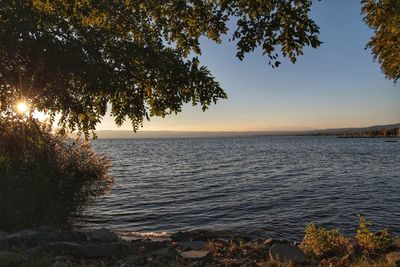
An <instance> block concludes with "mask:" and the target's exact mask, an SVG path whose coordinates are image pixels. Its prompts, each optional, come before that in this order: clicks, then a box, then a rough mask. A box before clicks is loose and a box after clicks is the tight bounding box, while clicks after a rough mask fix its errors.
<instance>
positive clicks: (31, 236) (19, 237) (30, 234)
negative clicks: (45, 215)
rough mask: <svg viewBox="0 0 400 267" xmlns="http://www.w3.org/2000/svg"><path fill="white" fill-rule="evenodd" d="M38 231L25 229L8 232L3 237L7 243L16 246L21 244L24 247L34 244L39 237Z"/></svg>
mask: <svg viewBox="0 0 400 267" xmlns="http://www.w3.org/2000/svg"><path fill="white" fill-rule="evenodd" d="M40 237H41V236H40V233H39V232H38V231H34V230H31V229H26V230H23V231H20V232H16V233H12V234H8V235H7V236H6V237H5V239H6V241H7V243H8V244H9V245H12V246H13V245H14V246H18V245H20V244H23V245H24V246H26V247H32V246H36V245H37V243H38V241H39V239H40Z"/></svg>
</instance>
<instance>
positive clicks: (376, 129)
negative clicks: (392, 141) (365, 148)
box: [307, 123, 400, 137]
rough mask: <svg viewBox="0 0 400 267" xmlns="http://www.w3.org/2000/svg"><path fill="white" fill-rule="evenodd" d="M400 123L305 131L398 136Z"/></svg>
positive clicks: (357, 135)
mask: <svg viewBox="0 0 400 267" xmlns="http://www.w3.org/2000/svg"><path fill="white" fill-rule="evenodd" d="M399 129H400V123H397V124H387V125H374V126H370V127H363V128H339V129H324V130H313V131H309V132H307V133H308V134H311V135H339V136H352V137H384V135H385V133H386V132H387V134H389V136H398V135H399Z"/></svg>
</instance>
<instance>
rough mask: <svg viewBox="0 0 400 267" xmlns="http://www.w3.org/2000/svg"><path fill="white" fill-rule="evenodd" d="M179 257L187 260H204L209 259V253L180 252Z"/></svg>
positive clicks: (201, 251)
mask: <svg viewBox="0 0 400 267" xmlns="http://www.w3.org/2000/svg"><path fill="white" fill-rule="evenodd" d="M180 255H181V257H182V258H184V259H187V260H206V259H209V258H211V253H210V251H207V250H189V251H184V252H181V254H180Z"/></svg>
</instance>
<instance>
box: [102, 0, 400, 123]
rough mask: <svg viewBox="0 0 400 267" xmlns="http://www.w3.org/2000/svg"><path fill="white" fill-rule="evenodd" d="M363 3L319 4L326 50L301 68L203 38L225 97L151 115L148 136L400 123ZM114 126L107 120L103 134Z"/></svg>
mask: <svg viewBox="0 0 400 267" xmlns="http://www.w3.org/2000/svg"><path fill="white" fill-rule="evenodd" d="M360 7H361V5H360V0H323V1H321V2H320V1H314V4H313V8H312V12H311V17H312V18H313V19H314V20H315V21H316V23H317V24H318V25H319V26H320V40H321V41H323V44H322V45H321V47H319V48H317V49H312V48H306V49H305V50H304V55H303V56H302V57H300V58H298V61H297V63H296V64H291V63H290V62H287V61H285V60H281V61H282V62H283V64H282V65H281V66H280V67H279V68H277V69H272V68H271V67H269V66H268V60H267V58H266V57H263V56H262V54H261V52H260V50H257V51H254V52H253V53H252V54H247V56H246V58H245V59H244V61H240V60H239V59H237V58H236V57H235V54H236V45H235V43H233V42H228V37H229V36H227V37H224V42H223V44H221V45H218V44H215V43H213V42H211V41H209V40H206V39H203V40H202V42H201V48H202V55H201V56H200V60H201V63H202V64H203V65H206V66H207V67H208V68H209V69H210V70H211V72H212V73H213V75H214V76H215V77H216V80H217V81H219V82H220V83H221V85H222V88H223V89H224V90H225V92H226V93H227V95H228V99H227V100H220V101H219V102H218V103H217V105H213V106H211V108H210V109H208V110H207V111H206V112H202V110H201V107H200V106H195V107H192V106H191V105H190V104H189V105H185V106H184V107H183V111H182V112H181V113H178V115H170V116H168V117H166V118H156V117H153V118H151V120H150V121H145V123H144V126H143V128H142V129H141V130H150V131H282V130H310V129H325V128H341V127H364V126H370V125H377V124H390V123H398V122H400V84H399V83H398V84H394V83H393V81H390V80H387V79H386V78H385V76H384V75H383V74H382V72H381V70H380V67H379V64H378V63H377V62H373V59H372V55H371V54H370V51H369V50H365V49H364V47H365V45H366V43H367V42H368V40H369V39H370V37H371V36H372V33H373V32H372V31H371V30H370V29H368V27H367V26H366V25H365V24H364V23H363V21H362V15H361V14H360ZM118 129H120V130H130V129H132V128H131V125H130V124H129V123H128V122H127V123H125V124H124V125H123V126H122V127H120V128H117V127H116V126H115V124H114V122H113V119H112V118H110V117H109V116H107V117H105V118H104V120H103V122H102V123H101V124H100V125H99V127H98V130H118Z"/></svg>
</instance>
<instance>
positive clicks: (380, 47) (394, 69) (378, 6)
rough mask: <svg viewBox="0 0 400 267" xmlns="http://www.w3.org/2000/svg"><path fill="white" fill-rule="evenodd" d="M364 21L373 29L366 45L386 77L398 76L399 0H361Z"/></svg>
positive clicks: (399, 63) (399, 69)
mask: <svg viewBox="0 0 400 267" xmlns="http://www.w3.org/2000/svg"><path fill="white" fill-rule="evenodd" d="M362 5H363V6H362V12H363V14H364V21H365V23H366V24H367V25H368V26H369V27H370V28H371V29H373V30H374V36H373V37H372V38H371V40H370V41H369V43H368V44H367V47H368V48H370V49H371V50H372V55H373V56H374V59H375V60H377V61H378V62H379V64H380V65H381V69H382V72H383V73H384V74H385V75H386V77H387V78H389V79H393V80H394V81H397V80H398V79H399V78H400V1H399V0H362Z"/></svg>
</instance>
